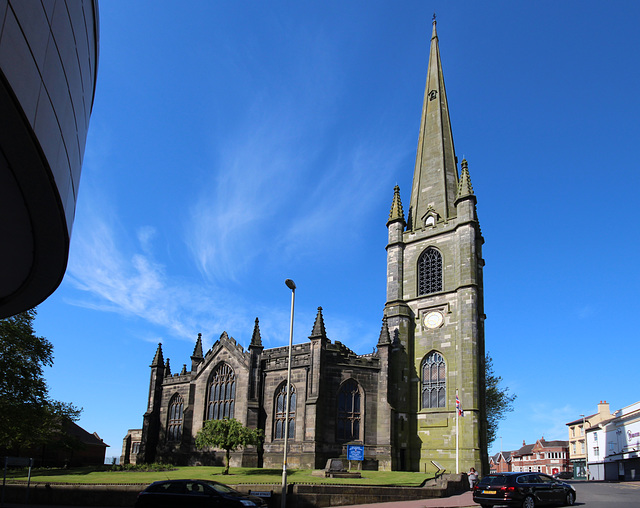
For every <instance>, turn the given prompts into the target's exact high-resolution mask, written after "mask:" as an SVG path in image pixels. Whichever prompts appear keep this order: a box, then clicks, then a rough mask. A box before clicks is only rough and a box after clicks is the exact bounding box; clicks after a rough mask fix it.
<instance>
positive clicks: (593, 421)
mask: <svg viewBox="0 0 640 508" xmlns="http://www.w3.org/2000/svg"><path fill="white" fill-rule="evenodd" d="M611 416H612V415H611V411H610V410H609V404H608V403H607V401H606V400H605V401H602V400H601V401H600V403H599V404H598V412H597V413H595V414H591V415H580V418H579V419H577V420H574V421H572V422H569V423H567V427H569V429H568V431H569V453H570V455H571V464H572V467H573V475H574V478H576V479H580V480H585V479H587V448H586V432H587V431H588V430H589V429H590V428H591V427H592V426H594V425H598V424H599V423H600V422H602V421H604V420H608V419H610V418H611Z"/></svg>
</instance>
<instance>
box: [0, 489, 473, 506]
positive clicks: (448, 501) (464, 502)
mask: <svg viewBox="0 0 640 508" xmlns="http://www.w3.org/2000/svg"><path fill="white" fill-rule="evenodd" d="M346 506H348V507H349V508H365V507H367V508H479V505H477V504H475V503H474V502H473V496H472V494H471V491H469V492H465V493H464V494H458V495H455V496H450V497H439V498H435V499H417V500H414V501H398V502H389V503H374V504H352V505H345V507H346ZM2 508H83V507H79V506H74V507H65V506H60V505H58V506H47V505H27V504H15V503H5V504H4V505H2ZM85 508H89V507H85ZM334 508H338V507H334Z"/></svg>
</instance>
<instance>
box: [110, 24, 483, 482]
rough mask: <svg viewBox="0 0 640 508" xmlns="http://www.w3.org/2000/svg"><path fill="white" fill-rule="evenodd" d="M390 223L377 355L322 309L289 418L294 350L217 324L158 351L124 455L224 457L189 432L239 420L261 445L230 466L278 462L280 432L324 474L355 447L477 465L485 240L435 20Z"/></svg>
mask: <svg viewBox="0 0 640 508" xmlns="http://www.w3.org/2000/svg"><path fill="white" fill-rule="evenodd" d="M386 224H387V228H388V243H387V246H386V250H387V295H386V303H385V306H384V313H383V317H382V326H381V330H380V336H379V338H378V342H377V347H376V348H375V350H374V352H373V353H370V354H366V355H356V354H355V353H354V352H353V351H351V350H350V349H349V348H348V347H347V346H346V345H344V344H342V343H341V342H338V341H332V340H330V338H329V337H327V334H326V331H325V322H324V319H325V316H324V315H323V313H322V308H318V312H317V315H316V318H315V322H314V323H313V325H312V326H310V329H311V333H310V335H309V340H308V341H307V342H304V343H302V344H295V345H294V346H293V352H292V360H291V384H290V391H291V397H290V405H289V415H288V419H287V411H286V402H285V401H286V394H287V368H288V349H289V348H288V347H278V348H270V349H265V348H264V347H263V345H262V341H261V337H260V324H259V321H258V319H257V318H256V321H255V326H254V329H253V334H252V336H251V342H250V344H249V345H248V347H247V349H245V348H244V347H243V346H241V345H240V344H239V343H238V342H236V340H235V339H233V338H232V337H230V336H229V335H228V334H227V333H226V332H223V333H222V335H221V336H220V338H219V339H218V340H217V341H216V342H215V343H214V344H213V346H212V347H211V349H209V350H208V351H206V352H205V351H203V347H202V337H201V336H200V335H198V338H197V340H196V342H195V347H194V350H193V354H192V355H191V358H190V360H191V361H190V362H189V364H190V369H189V370H187V364H185V366H184V367H183V368H182V370H181V371H180V372H179V373H177V374H172V372H171V368H170V365H169V361H168V360H167V361H166V362H165V360H164V357H163V351H162V346H161V345H159V346H158V348H157V350H156V352H155V356H154V357H153V361H152V363H151V381H150V386H149V398H148V401H147V408H146V412H145V413H144V417H143V423H142V429H133V430H130V431H129V432H128V434H127V436H126V437H125V439H124V442H123V454H122V458H121V463H127V462H132V463H136V462H138V463H142V462H154V461H162V462H169V463H173V464H177V465H196V464H203V465H213V464H222V461H223V457H224V452H223V451H216V450H199V449H197V448H196V446H195V436H196V434H197V432H198V430H199V429H200V428H202V426H203V423H204V422H205V421H207V420H210V419H222V418H235V419H237V420H239V421H240V422H241V423H242V424H243V425H245V426H247V427H249V428H253V429H256V428H257V429H262V430H263V431H264V435H265V439H264V443H263V444H262V446H260V447H247V448H245V449H239V450H238V451H236V452H234V453H233V454H232V457H231V465H232V466H234V465H235V466H247V467H281V466H282V457H283V444H284V437H285V429H286V428H287V427H288V442H289V451H288V464H289V466H290V467H293V468H304V469H319V468H323V467H324V465H325V463H326V461H327V459H329V458H336V457H342V458H346V453H347V445H353V444H357V445H362V446H363V447H364V461H363V464H362V466H363V468H364V469H378V470H388V471H389V470H400V471H422V472H433V471H436V470H437V469H438V468H444V469H446V470H447V471H449V472H456V471H460V472H462V471H466V470H468V469H469V468H470V467H475V468H476V469H478V470H480V471H484V470H486V468H487V467H488V466H487V465H488V459H487V442H486V410H485V385H484V379H485V378H484V367H485V365H484V361H485V346H484V318H485V315H484V302H483V279H482V271H483V266H484V260H483V258H482V244H483V242H484V240H483V238H482V234H481V231H480V225H479V222H478V218H477V214H476V196H475V194H474V192H473V188H472V186H471V180H470V177H469V167H468V164H467V161H466V160H463V161H461V162H460V169H458V159H457V157H456V155H455V151H454V144H453V136H452V130H451V123H450V119H449V106H448V103H447V96H446V92H445V85H444V77H443V71H442V64H441V61H440V51H439V46H438V36H437V33H436V23H435V20H434V22H433V32H432V37H431V48H430V54H429V64H428V70H427V82H426V88H425V94H424V102H423V107H422V119H421V123H420V133H419V138H418V149H417V156H416V165H415V170H414V175H413V186H412V189H411V197H410V202H409V208H408V211H407V213H406V216H405V212H404V208H403V204H402V201H401V198H400V189H399V188H398V186H396V187H395V189H394V190H393V196H392V199H391V210H390V213H389V216H388V220H387V223H386ZM327 319H330V317H327ZM310 325H311V323H310Z"/></svg>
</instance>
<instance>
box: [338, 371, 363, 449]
mask: <svg viewBox="0 0 640 508" xmlns="http://www.w3.org/2000/svg"><path fill="white" fill-rule="evenodd" d="M361 406H362V395H361V393H360V387H359V386H358V383H357V382H356V381H354V380H353V379H349V380H348V381H346V382H345V383H343V384H342V386H341V387H340V390H339V391H338V415H337V416H338V418H337V429H336V430H337V437H338V439H339V440H341V441H358V440H361V439H362V437H361V427H362V408H361Z"/></svg>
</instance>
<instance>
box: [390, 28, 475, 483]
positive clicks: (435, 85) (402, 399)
mask: <svg viewBox="0 0 640 508" xmlns="http://www.w3.org/2000/svg"><path fill="white" fill-rule="evenodd" d="M457 163H458V159H457V157H456V155H455V151H454V147H453V137H452V133H451V123H450V120H449V108H448V105H447V95H446V92H445V86H444V77H443V73H442V64H441V62H440V52H439V48H438V36H437V33H436V23H435V20H434V22H433V34H432V37H431V51H430V56H429V68H428V72H427V84H426V88H425V95H424V103H423V108H422V121H421V125H420V135H419V139H418V150H417V156H416V166H415V171H414V175H413V187H412V189H411V202H410V207H409V211H408V215H407V219H406V221H405V218H404V211H403V207H402V202H401V200H400V190H399V188H398V187H397V186H396V188H395V192H394V197H393V202H392V206H391V212H390V214H389V221H388V222H387V227H388V230H389V243H388V245H387V303H386V305H385V319H386V322H387V326H388V328H389V332H390V335H391V338H392V341H393V350H392V365H391V367H392V368H391V371H390V376H391V379H392V381H390V383H393V385H394V386H396V387H397V388H398V389H396V390H393V391H392V392H391V394H392V396H393V399H392V400H391V404H392V406H393V407H394V413H395V414H394V415H393V416H392V420H393V425H394V428H395V432H394V433H393V439H394V445H393V449H394V451H395V455H394V457H393V459H394V464H393V468H394V469H401V470H404V469H409V470H416V469H418V470H420V471H425V470H430V469H431V468H432V467H433V465H432V462H431V461H435V462H436V463H437V464H439V465H440V466H441V467H443V468H446V469H447V471H456V469H458V470H459V471H464V470H468V469H469V467H475V468H477V469H478V468H481V467H484V466H483V465H484V464H486V463H487V456H486V453H487V452H486V414H485V400H484V391H485V387H484V355H485V351H484V318H485V316H484V304H483V284H482V267H483V265H484V261H483V259H482V244H483V241H484V240H483V238H482V234H481V232H480V225H479V223H478V218H477V215H476V197H475V195H474V194H473V189H472V187H471V180H470V178H469V169H468V165H467V161H466V160H463V161H462V163H461V172H460V176H458V168H457ZM456 395H457V396H458V397H459V400H460V406H461V409H462V411H463V412H464V417H460V418H458V419H457V421H456V413H457V410H456ZM390 398H391V397H390ZM456 427H457V428H458V434H457V435H456Z"/></svg>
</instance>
